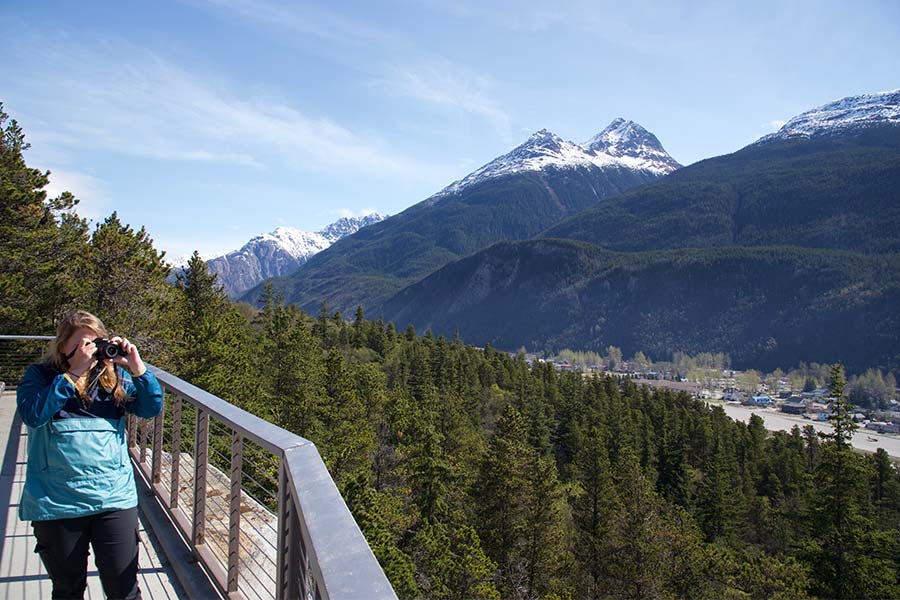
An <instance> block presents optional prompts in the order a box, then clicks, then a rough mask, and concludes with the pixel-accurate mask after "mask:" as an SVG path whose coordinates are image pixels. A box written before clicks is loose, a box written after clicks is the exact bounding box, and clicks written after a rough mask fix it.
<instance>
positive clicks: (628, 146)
mask: <svg viewBox="0 0 900 600" xmlns="http://www.w3.org/2000/svg"><path fill="white" fill-rule="evenodd" d="M591 165H593V166H596V167H600V168H601V169H605V170H617V169H623V170H628V171H636V172H643V173H646V174H648V175H652V176H654V177H660V176H662V175H668V174H669V173H671V172H672V171H674V170H676V169H678V168H679V167H680V166H681V165H679V164H678V163H677V162H676V161H675V159H673V158H672V157H671V156H670V155H669V154H668V153H667V152H666V151H665V150H664V149H663V147H662V144H660V143H659V140H658V139H657V138H656V136H655V135H653V134H652V133H650V132H649V131H647V130H646V129H644V128H643V127H641V126H640V125H638V124H637V123H635V122H634V121H626V120H625V119H622V118H617V119H615V120H614V121H613V122H612V123H610V124H609V126H608V127H607V128H606V129H604V130H603V131H601V132H600V133H598V134H597V135H595V136H594V137H592V138H591V139H590V140H588V141H587V142H585V143H584V144H576V143H574V142H569V141H566V140H563V139H562V138H560V137H559V136H558V135H556V134H554V133H552V132H550V131H548V130H546V129H541V130H540V131H538V132H536V133H534V134H532V135H531V137H530V138H528V139H527V140H526V141H525V143H523V144H521V145H520V146H518V147H516V148H514V149H513V150H512V151H510V152H509V153H507V154H504V155H503V156H501V157H499V158H496V159H494V160H492V161H491V162H489V163H488V164H486V165H484V166H483V167H481V168H480V169H478V170H476V171H474V172H472V173H470V174H469V175H467V176H466V177H464V178H462V179H460V180H459V181H455V182H453V183H451V184H450V185H449V186H447V187H446V188H444V189H443V190H441V191H440V192H438V193H437V194H435V195H433V196H432V197H431V198H429V199H428V200H427V201H426V202H428V203H429V204H433V203H434V202H437V201H439V200H441V199H442V198H445V197H447V196H451V195H454V194H458V193H460V192H462V191H463V190H465V189H466V188H468V187H470V186H472V185H476V184H479V183H482V182H484V181H485V180H488V179H491V178H494V177H501V176H505V175H511V174H514V173H521V172H523V171H542V170H544V169H548V168H554V169H570V168H576V167H584V166H591Z"/></svg>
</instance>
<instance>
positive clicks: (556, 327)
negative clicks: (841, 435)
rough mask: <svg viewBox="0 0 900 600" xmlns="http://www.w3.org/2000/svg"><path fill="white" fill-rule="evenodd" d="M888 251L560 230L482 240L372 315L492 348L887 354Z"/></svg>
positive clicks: (898, 324)
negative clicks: (604, 237)
mask: <svg viewBox="0 0 900 600" xmlns="http://www.w3.org/2000/svg"><path fill="white" fill-rule="evenodd" d="M898 307H900V255H887V256H884V255H882V256H870V255H863V254H856V253H851V252H845V251H834V250H815V249H808V248H797V247H784V246H781V247H751V248H746V247H724V248H699V249H682V250H667V251H656V252H636V253H623V252H610V251H608V250H603V249H601V248H599V247H597V246H594V245H592V244H587V243H584V242H577V241H573V240H558V239H541V238H538V239H534V240H527V241H524V242H507V243H503V244H496V245H494V246H492V247H491V248H488V249H487V250H484V251H482V252H479V253H477V254H474V255H472V256H470V257H467V258H464V259H462V260H459V261H457V262H455V263H453V264H450V265H448V266H447V267H445V268H443V269H441V270H439V271H437V272H436V273H434V274H432V275H430V276H429V277H427V278H425V279H424V280H422V281H421V282H419V283H417V284H415V285H412V286H410V287H409V288H407V289H405V290H404V291H403V292H401V293H400V294H398V295H397V296H395V297H394V298H392V299H391V300H390V301H389V302H387V303H386V304H385V305H384V316H385V318H387V319H390V320H393V321H394V322H396V323H404V324H405V323H412V324H414V325H415V326H416V327H417V328H419V329H426V328H430V329H432V330H433V331H434V332H435V334H443V335H448V336H449V335H452V334H453V332H454V331H455V330H456V329H457V328H458V329H459V331H461V332H463V335H464V337H466V339H467V341H469V342H471V343H473V344H478V345H483V344H485V343H490V344H493V345H494V346H496V347H499V348H521V347H522V346H524V347H526V348H527V349H528V350H530V351H537V352H541V351H550V352H555V351H556V350H558V349H560V348H566V347H571V348H590V349H596V350H602V349H605V348H607V347H608V346H609V345H615V346H618V347H620V348H622V349H623V350H624V351H625V353H626V354H628V355H632V354H634V353H635V352H638V351H642V352H646V353H649V354H650V355H651V356H653V357H656V358H657V359H658V360H666V359H668V358H669V357H671V356H672V354H673V352H675V351H680V352H687V353H689V354H696V353H699V352H725V353H727V354H729V355H731V357H732V359H733V361H734V365H735V366H736V367H738V368H762V369H769V370H772V369H775V368H776V367H781V368H788V367H790V366H792V365H794V364H797V363H798V362H800V361H801V360H812V361H816V362H822V363H832V362H842V363H843V364H845V365H847V366H848V368H850V369H851V370H852V371H854V372H861V371H865V370H866V369H867V368H869V367H874V366H881V367H882V368H885V369H886V370H889V369H891V368H894V367H896V366H897V365H898V364H900V345H898V340H900V311H898Z"/></svg>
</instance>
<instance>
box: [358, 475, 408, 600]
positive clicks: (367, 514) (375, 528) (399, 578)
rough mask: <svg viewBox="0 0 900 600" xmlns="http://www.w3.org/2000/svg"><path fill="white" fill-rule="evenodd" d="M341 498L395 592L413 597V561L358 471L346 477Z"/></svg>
mask: <svg viewBox="0 0 900 600" xmlns="http://www.w3.org/2000/svg"><path fill="white" fill-rule="evenodd" d="M344 498H345V499H346V501H347V507H348V508H349V509H350V512H352V513H353V518H354V519H356V523H357V524H358V525H359V528H360V530H361V531H362V532H363V535H364V536H365V537H366V541H367V542H368V543H369V547H370V548H371V549H372V552H373V553H374V554H375V558H377V559H378V562H379V563H380V564H381V568H383V569H384V574H385V575H387V578H388V580H389V581H390V582H391V586H392V587H393V588H394V591H395V592H396V593H397V596H398V597H399V598H400V599H401V600H413V599H414V598H417V597H418V596H419V588H418V586H417V585H416V581H415V565H414V564H413V561H412V559H411V558H410V557H409V555H407V554H406V553H404V552H403V551H402V550H401V549H400V548H399V547H398V546H397V542H396V540H395V539H394V536H393V535H392V534H391V530H390V528H389V527H388V523H387V521H386V519H385V516H384V512H383V506H384V503H383V502H382V500H381V497H380V496H379V495H378V494H377V493H376V492H375V490H373V489H372V488H371V487H370V486H369V485H368V483H367V481H366V479H365V476H364V475H362V474H358V475H356V476H355V477H353V478H351V479H350V480H349V481H348V483H347V485H346V486H345V488H344Z"/></svg>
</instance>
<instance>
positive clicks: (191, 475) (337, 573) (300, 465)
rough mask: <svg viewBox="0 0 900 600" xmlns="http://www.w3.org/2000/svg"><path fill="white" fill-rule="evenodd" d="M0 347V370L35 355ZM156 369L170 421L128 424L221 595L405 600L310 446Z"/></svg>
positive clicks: (134, 445) (135, 449)
mask: <svg viewBox="0 0 900 600" xmlns="http://www.w3.org/2000/svg"><path fill="white" fill-rule="evenodd" d="M30 339H31V340H36V339H41V340H42V343H43V344H44V345H45V344H46V341H45V340H46V339H49V338H36V337H35V336H32V337H31V338H30ZM0 341H2V342H3V345H2V346H0V371H2V369H6V370H7V371H9V372H11V373H12V372H15V371H16V369H18V370H19V371H24V366H23V365H24V364H27V363H29V362H33V361H34V359H35V358H36V356H29V357H27V358H26V360H25V361H21V360H19V361H18V363H15V364H13V363H11V362H10V360H9V355H11V354H12V353H10V352H6V351H4V350H3V348H4V347H5V346H6V345H7V344H9V343H14V344H16V345H21V344H23V343H24V342H25V339H23V336H15V337H14V336H0ZM31 343H32V344H33V343H34V342H31ZM39 355H40V352H38V353H37V356H39ZM13 362H15V361H13ZM19 363H22V364H19ZM3 365H7V366H6V367H4V366H3ZM150 369H151V370H152V371H153V373H154V374H155V375H156V377H157V379H159V381H160V383H161V384H162V386H163V389H164V391H165V402H164V406H163V412H162V413H161V414H160V415H159V416H157V417H156V418H154V419H138V418H136V417H129V420H128V436H129V437H128V440H129V449H130V452H131V456H132V459H133V460H134V462H135V464H136V465H137V467H138V468H139V469H140V470H141V472H142V473H143V475H144V477H145V478H146V480H147V481H148V482H149V483H150V485H151V487H152V489H153V491H154V493H155V494H156V496H157V498H158V499H159V502H160V503H161V504H162V506H163V507H164V508H165V510H166V511H167V512H168V513H169V516H170V517H171V520H172V521H173V522H174V523H175V525H176V526H177V527H178V529H179V530H180V532H181V534H182V536H183V537H184V539H185V540H186V541H187V543H188V544H189V545H190V548H191V551H192V553H193V555H194V557H195V558H196V559H197V560H198V561H200V562H201V563H202V565H203V566H204V567H205V568H206V570H207V572H208V573H209V574H210V576H211V578H212V579H213V580H214V582H215V584H216V585H217V586H218V587H219V589H220V591H221V592H222V593H223V595H225V596H227V597H229V598H235V599H238V598H244V599H250V598H276V599H279V600H282V599H291V600H293V599H298V598H302V599H316V600H319V599H322V600H338V599H346V600H380V599H386V600H387V599H390V600H396V598H397V596H396V594H395V593H394V591H393V589H392V588H391V585H390V582H389V581H388V579H387V577H386V576H385V574H384V571H383V570H382V569H381V566H380V565H379V564H378V561H377V560H376V559H375V556H374V555H373V553H372V551H371V549H370V548H369V545H368V544H367V542H366V540H365V538H364V537H363V535H362V532H361V531H360V529H359V527H358V526H357V524H356V522H355V521H354V519H353V516H352V515H351V513H350V511H349V509H348V508H347V505H346V504H345V503H344V500H343V498H342V497H341V495H340V493H339V492H338V489H337V486H336V485H335V484H334V481H333V480H332V479H331V476H330V475H329V473H328V471H327V469H326V468H325V464H324V462H323V461H322V458H321V456H320V455H319V452H318V450H317V449H316V447H315V445H314V444H313V443H312V442H310V441H309V440H306V439H304V438H302V437H300V436H298V435H295V434H293V433H291V432H289V431H286V430H284V429H281V428H280V427H277V426H275V425H273V424H271V423H269V422H267V421H265V420H263V419H260V418H259V417H257V416H255V415H252V414H250V413H248V412H246V411H244V410H242V409H240V408H238V407H236V406H234V405H233V404H230V403H228V402H226V401H224V400H222V399H221V398H218V397H216V396H214V395H212V394H210V393H208V392H206V391H204V390H202V389H200V388H198V387H196V386H193V385H191V384H189V383H187V382H186V381H183V380H181V379H179V378H178V377H176V376H174V375H172V374H170V373H168V372H166V371H163V370H161V369H158V368H156V367H153V366H151V367H150ZM19 376H21V372H19ZM16 381H18V379H16ZM7 383H8V384H9V383H10V382H9V381H7ZM13 385H14V383H13Z"/></svg>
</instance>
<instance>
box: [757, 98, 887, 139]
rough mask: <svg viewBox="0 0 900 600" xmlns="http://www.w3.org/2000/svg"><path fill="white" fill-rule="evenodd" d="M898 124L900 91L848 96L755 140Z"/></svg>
mask: <svg viewBox="0 0 900 600" xmlns="http://www.w3.org/2000/svg"><path fill="white" fill-rule="evenodd" d="M885 124H893V125H900V90H893V91H887V92H878V93H875V94H861V95H859V96H848V97H846V98H842V99H840V100H836V101H834V102H829V103H828V104H823V105H822V106H818V107H816V108H814V109H812V110H808V111H806V112H804V113H801V114H799V115H797V116H796V117H794V118H792V119H791V120H790V121H788V122H787V123H785V124H784V126H783V127H782V128H781V129H779V130H778V131H777V132H775V133H771V134H769V135H767V136H764V137H762V138H760V139H759V140H758V141H757V143H760V142H768V141H771V140H787V139H795V138H810V137H818V136H828V135H835V134H838V133H842V132H844V131H849V130H854V129H862V128H865V127H872V126H876V125H885Z"/></svg>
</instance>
